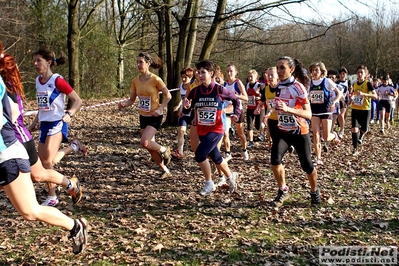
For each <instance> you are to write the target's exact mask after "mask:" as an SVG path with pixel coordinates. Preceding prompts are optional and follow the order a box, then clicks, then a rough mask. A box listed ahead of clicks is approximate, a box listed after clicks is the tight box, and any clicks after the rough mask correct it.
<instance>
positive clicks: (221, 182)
mask: <svg viewBox="0 0 399 266" xmlns="http://www.w3.org/2000/svg"><path fill="white" fill-rule="evenodd" d="M223 185H227V182H226V177H225V176H224V175H222V176H220V177H219V181H218V182H217V184H216V186H217V187H221V186H223Z"/></svg>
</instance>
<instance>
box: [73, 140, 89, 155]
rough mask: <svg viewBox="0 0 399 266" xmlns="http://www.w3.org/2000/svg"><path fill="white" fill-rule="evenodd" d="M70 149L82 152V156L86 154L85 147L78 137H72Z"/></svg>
mask: <svg viewBox="0 0 399 266" xmlns="http://www.w3.org/2000/svg"><path fill="white" fill-rule="evenodd" d="M71 146H72V149H73V150H74V151H75V152H79V153H81V154H83V155H84V156H86V155H87V152H88V151H87V148H86V147H85V146H84V145H83V144H82V142H80V140H78V139H74V140H73V141H72V143H71Z"/></svg>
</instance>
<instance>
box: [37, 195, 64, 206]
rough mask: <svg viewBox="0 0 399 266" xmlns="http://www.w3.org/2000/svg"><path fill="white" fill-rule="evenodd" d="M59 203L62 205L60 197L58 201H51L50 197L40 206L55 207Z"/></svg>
mask: <svg viewBox="0 0 399 266" xmlns="http://www.w3.org/2000/svg"><path fill="white" fill-rule="evenodd" d="M58 203H60V201H59V200H58V197H57V198H56V199H50V198H49V197H47V199H46V200H45V201H44V202H43V203H42V204H40V205H42V206H49V207H55V206H56V205H57V204H58Z"/></svg>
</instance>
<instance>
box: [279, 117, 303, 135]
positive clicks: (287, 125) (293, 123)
mask: <svg viewBox="0 0 399 266" xmlns="http://www.w3.org/2000/svg"><path fill="white" fill-rule="evenodd" d="M278 127H279V128H280V129H282V130H284V131H290V130H295V129H297V128H298V123H297V119H296V117H295V116H294V115H291V114H279V115H278Z"/></svg>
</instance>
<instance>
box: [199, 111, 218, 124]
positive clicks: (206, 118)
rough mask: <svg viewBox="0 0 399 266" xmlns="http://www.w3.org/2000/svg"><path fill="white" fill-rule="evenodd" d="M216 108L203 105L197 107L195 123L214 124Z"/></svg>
mask: <svg viewBox="0 0 399 266" xmlns="http://www.w3.org/2000/svg"><path fill="white" fill-rule="evenodd" d="M216 112H217V108H213V107H203V108H199V109H197V123H198V125H202V126H213V125H215V124H216Z"/></svg>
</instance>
